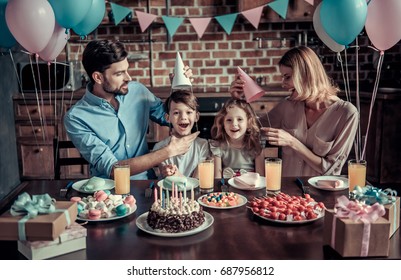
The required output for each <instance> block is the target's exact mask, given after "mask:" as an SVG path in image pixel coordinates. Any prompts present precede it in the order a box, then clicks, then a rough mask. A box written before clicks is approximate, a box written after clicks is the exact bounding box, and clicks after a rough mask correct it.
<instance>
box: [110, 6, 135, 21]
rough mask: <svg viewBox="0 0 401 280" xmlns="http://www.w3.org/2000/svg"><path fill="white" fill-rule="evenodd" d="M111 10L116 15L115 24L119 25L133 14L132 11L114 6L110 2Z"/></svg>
mask: <svg viewBox="0 0 401 280" xmlns="http://www.w3.org/2000/svg"><path fill="white" fill-rule="evenodd" d="M110 5H111V10H112V11H113V15H114V24H115V25H118V24H119V23H120V22H121V21H122V20H123V19H124V18H125V17H126V16H127V15H129V13H131V12H132V10H131V9H129V8H126V7H123V6H120V5H117V4H114V3H112V2H110Z"/></svg>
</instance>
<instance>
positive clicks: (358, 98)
mask: <svg viewBox="0 0 401 280" xmlns="http://www.w3.org/2000/svg"><path fill="white" fill-rule="evenodd" d="M359 49H360V48H359V43H358V36H357V37H356V38H355V72H356V90H355V95H356V104H357V108H358V111H359V112H361V111H360V108H361V99H360V94H359ZM358 123H359V136H358V141H359V142H358V151H359V152H360V151H361V143H362V131H361V121H360V114H359V122H358ZM358 155H359V153H358ZM360 158H361V157H358V156H357V157H356V159H357V160H359V159H360Z"/></svg>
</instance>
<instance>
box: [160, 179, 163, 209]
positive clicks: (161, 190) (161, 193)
mask: <svg viewBox="0 0 401 280" xmlns="http://www.w3.org/2000/svg"><path fill="white" fill-rule="evenodd" d="M162 202H163V186H162V185H161V184H160V206H161V205H162Z"/></svg>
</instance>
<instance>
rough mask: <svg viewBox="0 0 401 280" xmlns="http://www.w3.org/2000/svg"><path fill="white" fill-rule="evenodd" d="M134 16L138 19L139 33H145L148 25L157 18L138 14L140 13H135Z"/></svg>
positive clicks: (141, 13) (142, 13) (146, 14)
mask: <svg viewBox="0 0 401 280" xmlns="http://www.w3.org/2000/svg"><path fill="white" fill-rule="evenodd" d="M135 14H136V16H137V18H138V22H139V26H140V27H141V31H142V32H145V31H146V29H148V27H149V25H151V24H152V22H153V21H154V20H155V19H156V18H157V16H155V15H152V14H148V13H144V12H140V11H135Z"/></svg>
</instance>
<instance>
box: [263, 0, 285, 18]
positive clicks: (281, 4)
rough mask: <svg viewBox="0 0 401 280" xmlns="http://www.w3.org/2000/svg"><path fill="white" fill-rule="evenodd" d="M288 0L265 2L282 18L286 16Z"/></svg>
mask: <svg viewBox="0 0 401 280" xmlns="http://www.w3.org/2000/svg"><path fill="white" fill-rule="evenodd" d="M288 1H289V0H276V1H274V2H271V3H269V4H267V6H269V7H270V8H272V9H273V10H274V11H275V12H276V13H278V14H279V15H280V17H282V18H283V19H286V18H287V10H288Z"/></svg>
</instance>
